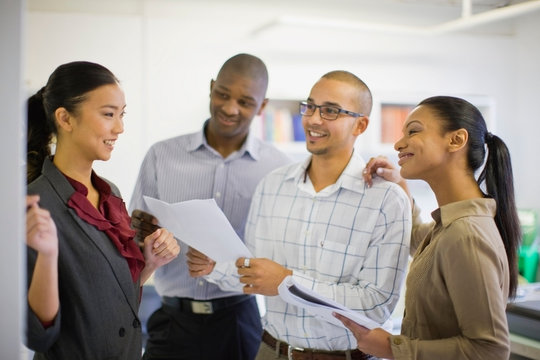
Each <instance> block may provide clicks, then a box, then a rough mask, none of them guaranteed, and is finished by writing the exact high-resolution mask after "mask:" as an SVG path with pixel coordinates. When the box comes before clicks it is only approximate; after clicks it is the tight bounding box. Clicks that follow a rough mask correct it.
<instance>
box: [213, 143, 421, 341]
mask: <svg viewBox="0 0 540 360" xmlns="http://www.w3.org/2000/svg"><path fill="white" fill-rule="evenodd" d="M309 162H310V159H307V160H306V162H304V163H302V164H294V165H290V166H285V167H282V168H279V169H277V170H275V171H273V172H272V173H270V174H269V175H267V176H266V177H265V178H264V179H263V180H262V181H261V183H259V185H258V186H257V189H256V191H255V194H254V196H253V200H252V203H251V208H250V212H249V216H248V222H247V224H246V235H245V239H246V244H247V245H248V247H249V248H250V250H251V251H252V252H253V254H254V255H255V256H256V257H265V258H269V259H272V260H274V261H275V262H277V263H279V264H281V265H283V266H285V267H286V268H288V269H291V270H293V276H294V278H295V280H296V281H298V282H299V283H301V284H302V285H304V286H307V287H309V288H311V289H313V290H315V291H316V292H318V293H319V294H321V295H323V296H326V297H328V298H331V299H333V300H335V301H337V302H339V303H341V304H343V305H345V306H347V307H349V308H351V309H353V310H355V311H358V312H361V313H362V314H363V315H365V316H367V317H369V318H371V319H373V320H375V321H377V322H379V323H380V324H383V323H384V322H385V321H386V320H387V319H388V318H389V316H390V315H391V313H392V311H393V309H394V307H395V305H396V303H397V300H398V297H399V293H400V289H401V285H402V283H403V279H404V277H405V272H406V266H407V260H408V256H409V240H410V230H411V208H410V202H409V199H408V198H407V196H406V194H405V193H404V192H403V190H402V189H401V188H400V187H399V186H397V185H396V184H394V183H391V182H387V181H383V180H381V179H380V178H376V179H374V183H373V186H372V187H371V188H368V187H367V186H366V184H365V182H364V180H363V178H362V169H363V168H364V164H365V163H364V161H363V160H362V159H361V158H360V156H359V155H357V154H356V153H355V154H353V156H352V158H351V160H350V162H349V164H348V165H347V167H346V169H345V170H344V171H343V173H342V174H341V176H340V177H339V179H338V180H337V182H336V183H335V184H333V185H331V186H328V187H327V188H325V189H323V190H322V191H319V192H315V190H314V189H313V186H312V184H311V182H310V180H309V177H308V176H306V168H307V166H308V165H309ZM226 265H227V264H217V265H216V268H215V270H214V272H213V273H212V274H211V275H210V276H209V278H210V279H212V280H213V281H215V282H216V283H218V284H219V285H220V286H222V287H224V288H227V289H229V290H232V289H236V290H239V289H241V285H242V284H239V282H238V280H237V277H231V276H230V275H233V274H234V273H235V272H236V270H235V269H233V268H232V266H230V264H228V265H229V266H226ZM265 300H266V309H267V312H266V315H265V316H264V319H263V326H264V328H265V330H267V331H268V332H269V333H270V334H271V335H272V336H274V337H275V338H277V339H280V340H282V341H285V342H287V343H289V344H290V345H293V346H297V347H302V348H312V349H319V350H347V349H353V348H355V347H356V340H355V339H354V336H353V335H352V333H351V332H349V331H348V330H345V329H343V328H340V327H337V326H335V325H332V324H330V323H328V322H326V321H323V320H319V319H317V318H315V317H313V316H311V315H309V314H307V313H306V312H305V311H304V310H303V309H301V308H297V307H295V306H292V305H290V304H287V303H286V302H284V301H283V300H282V299H281V298H280V297H279V296H272V297H265Z"/></svg>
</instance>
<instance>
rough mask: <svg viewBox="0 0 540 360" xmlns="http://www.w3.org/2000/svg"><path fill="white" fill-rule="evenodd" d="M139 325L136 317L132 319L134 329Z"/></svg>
mask: <svg viewBox="0 0 540 360" xmlns="http://www.w3.org/2000/svg"><path fill="white" fill-rule="evenodd" d="M139 326H141V323H140V321H139V320H138V319H133V327H134V328H135V329H136V328H138V327H139Z"/></svg>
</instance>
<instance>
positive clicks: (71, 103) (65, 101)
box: [26, 61, 118, 183]
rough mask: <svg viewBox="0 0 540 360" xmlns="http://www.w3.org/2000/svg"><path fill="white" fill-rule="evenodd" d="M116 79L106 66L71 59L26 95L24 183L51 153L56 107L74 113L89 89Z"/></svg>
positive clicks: (108, 83)
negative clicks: (39, 87) (44, 83)
mask: <svg viewBox="0 0 540 360" xmlns="http://www.w3.org/2000/svg"><path fill="white" fill-rule="evenodd" d="M116 83H118V79H117V78H116V77H115V76H114V75H113V73H112V72H110V71H109V70H108V69H107V68H105V67H103V66H101V65H99V64H95V63H91V62H87V61H75V62H71V63H67V64H63V65H60V66H59V67H58V68H56V70H54V72H53V73H52V74H51V76H50V77H49V80H48V81H47V85H46V86H44V87H43V88H42V89H41V90H39V91H38V92H37V93H36V94H34V95H32V96H31V97H30V98H29V99H28V102H27V111H28V127H27V128H28V135H27V170H26V181H27V183H31V182H32V181H34V180H35V179H36V178H37V177H38V176H39V175H40V174H41V168H42V166H43V161H45V158H46V157H47V156H49V155H51V153H50V144H51V140H52V138H53V136H54V135H55V134H56V133H57V129H56V119H55V115H54V113H55V111H56V109H58V108H60V107H63V108H65V109H66V110H67V111H68V112H70V113H72V114H76V113H77V110H78V107H79V105H80V103H81V102H83V101H84V100H85V99H86V94H87V93H88V92H89V91H92V90H94V89H96V88H98V87H100V86H103V85H110V84H116Z"/></svg>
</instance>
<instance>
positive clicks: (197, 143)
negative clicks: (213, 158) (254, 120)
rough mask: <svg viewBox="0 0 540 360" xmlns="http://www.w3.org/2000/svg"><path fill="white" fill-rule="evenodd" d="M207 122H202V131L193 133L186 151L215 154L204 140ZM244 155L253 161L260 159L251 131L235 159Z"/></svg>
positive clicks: (257, 144)
mask: <svg viewBox="0 0 540 360" xmlns="http://www.w3.org/2000/svg"><path fill="white" fill-rule="evenodd" d="M209 121H210V119H207V120H206V121H205V122H204V125H203V127H202V129H201V130H199V131H197V132H196V133H194V134H193V136H192V137H191V141H190V142H189V144H188V146H187V150H188V151H189V152H193V151H197V150H199V149H201V148H207V149H209V150H211V151H214V152H215V149H213V148H212V147H211V146H210V145H209V144H208V141H207V140H206V136H205V135H204V130H205V129H206V126H207V125H208V122H209ZM244 154H248V155H249V156H251V157H252V158H253V159H254V160H259V159H260V144H259V142H258V141H257V139H256V138H255V136H254V135H252V133H251V131H250V132H249V133H248V136H247V138H246V141H244V143H243V144H242V146H241V147H240V149H238V150H237V151H236V156H235V157H242V156H244Z"/></svg>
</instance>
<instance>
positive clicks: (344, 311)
mask: <svg viewBox="0 0 540 360" xmlns="http://www.w3.org/2000/svg"><path fill="white" fill-rule="evenodd" d="M278 292H279V296H281V298H282V299H283V300H284V301H286V302H288V303H289V304H292V305H295V306H298V307H301V308H303V309H305V310H306V311H307V312H308V313H309V314H310V315H313V316H315V317H318V318H321V319H322V320H325V321H328V322H329V323H331V324H334V325H336V326H339V327H342V328H346V327H345V325H343V323H342V322H341V321H339V320H338V319H336V318H335V317H334V315H332V312H336V313H338V314H341V315H343V316H345V317H348V318H349V319H351V320H352V321H354V322H356V323H358V324H360V325H362V326H364V327H366V328H368V329H370V330H371V329H375V328H378V327H381V325H380V324H378V323H377V322H375V321H373V320H371V319H369V318H367V317H366V316H364V315H361V314H359V313H358V312H356V311H353V310H351V309H349V308H346V307H345V306H343V305H341V304H339V303H337V302H335V301H334V300H332V299H328V298H326V297H323V296H321V295H319V294H317V293H316V292H314V291H313V290H311V289H308V288H306V287H305V286H302V285H300V284H298V283H297V282H296V281H294V279H293V278H292V276H288V277H287V278H286V279H285V281H283V282H282V283H281V284H280V285H279V287H278Z"/></svg>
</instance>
